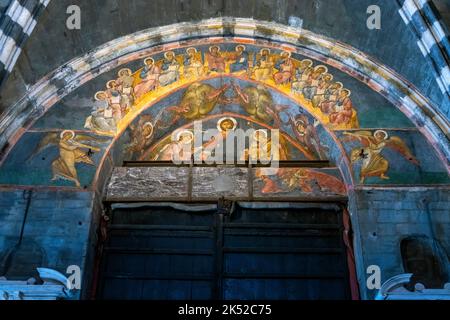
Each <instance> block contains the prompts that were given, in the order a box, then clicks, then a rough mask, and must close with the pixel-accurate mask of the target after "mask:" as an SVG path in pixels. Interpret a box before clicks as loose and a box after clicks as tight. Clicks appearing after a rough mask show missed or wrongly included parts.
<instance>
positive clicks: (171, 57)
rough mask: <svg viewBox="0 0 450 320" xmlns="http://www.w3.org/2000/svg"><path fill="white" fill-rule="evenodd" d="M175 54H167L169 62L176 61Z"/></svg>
mask: <svg viewBox="0 0 450 320" xmlns="http://www.w3.org/2000/svg"><path fill="white" fill-rule="evenodd" d="M174 57H175V56H174V54H173V52H168V53H167V60H169V61H172V60H173V59H174Z"/></svg>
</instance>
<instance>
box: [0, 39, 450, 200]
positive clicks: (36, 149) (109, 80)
mask: <svg viewBox="0 0 450 320" xmlns="http://www.w3.org/2000/svg"><path fill="white" fill-rule="evenodd" d="M162 49H163V50H162V51H161V52H159V53H156V54H154V55H152V56H147V57H142V60H137V61H133V62H130V63H128V64H127V65H124V66H120V67H118V68H117V69H116V70H114V71H111V72H108V73H105V74H102V75H100V76H98V77H97V78H95V79H93V80H91V81H90V82H88V83H86V84H85V85H84V86H82V87H80V88H79V89H78V90H76V91H75V92H74V93H73V94H71V95H70V96H68V97H66V98H64V99H62V100H61V101H60V102H58V103H57V104H56V105H55V106H53V107H52V108H51V109H50V110H49V111H48V112H47V113H46V114H45V115H44V116H43V117H41V118H40V119H37V121H36V122H35V123H34V124H33V125H32V127H31V129H30V130H29V131H27V132H26V133H25V134H24V135H23V136H22V138H21V139H20V140H18V142H17V143H16V145H15V146H14V147H13V148H12V150H11V152H10V153H9V155H8V157H7V158H6V160H3V163H2V164H1V167H0V184H3V185H9V184H21V185H50V186H65V187H76V188H83V187H89V186H90V185H91V184H93V183H95V179H96V176H98V174H97V173H96V171H97V169H98V168H99V167H100V166H101V165H102V164H103V161H104V159H105V157H106V155H107V154H109V155H110V156H111V160H112V162H113V163H114V164H115V165H116V166H120V165H121V163H122V161H124V160H140V161H159V160H166V161H167V160H169V159H171V158H172V155H173V154H174V152H175V153H176V152H177V150H181V149H182V147H185V146H186V145H189V147H188V150H189V151H188V152H187V153H185V154H184V155H183V156H184V157H185V158H189V157H191V156H192V155H200V158H202V159H204V160H207V159H210V158H212V157H214V156H216V155H215V154H213V153H208V152H207V151H208V149H210V148H211V147H212V146H214V145H219V146H221V145H220V144H219V143H218V142H217V141H214V139H209V140H206V141H204V142H203V144H202V145H201V146H200V147H198V146H197V147H195V146H194V143H193V138H192V136H193V128H194V122H196V121H200V122H201V124H202V128H203V130H208V129H214V128H217V129H219V131H220V132H221V133H222V135H223V137H224V138H226V137H227V135H228V134H229V133H231V132H234V131H236V130H240V129H242V130H244V131H246V130H248V129H253V130H255V132H259V133H261V132H263V131H264V130H269V131H270V130H273V129H278V130H280V144H279V148H278V149H279V150H278V151H279V152H278V154H279V159H278V160H330V161H331V165H332V166H335V165H336V163H334V161H335V160H336V159H340V158H341V157H342V153H344V156H345V158H346V162H347V163H348V165H349V167H348V168H347V167H346V165H344V167H341V168H340V170H341V174H342V175H343V176H344V177H345V178H346V181H350V180H353V181H354V183H356V184H365V185H372V184H375V185H388V184H389V185H408V184H445V183H449V182H450V178H449V175H448V171H447V168H446V166H445V164H443V163H442V161H441V160H440V159H439V158H438V157H437V156H436V154H435V152H434V150H433V148H432V147H431V145H430V144H429V143H427V141H426V139H425V138H424V137H423V136H422V135H421V134H420V132H419V131H418V130H416V129H415V128H414V127H413V125H412V123H411V122H410V121H409V119H408V118H407V117H406V116H405V115H404V114H402V113H401V112H400V111H399V110H398V109H397V108H395V107H394V106H393V105H391V104H390V103H389V102H388V101H386V100H385V99H384V98H383V97H382V96H381V95H379V94H378V93H377V92H375V91H373V90H371V88H368V87H367V86H366V85H365V84H363V83H362V82H361V81H362V80H361V79H355V78H352V77H350V76H348V75H346V74H344V73H343V72H342V71H340V70H337V69H335V68H334V67H333V66H331V65H326V64H325V63H324V62H319V61H314V60H313V59H311V58H309V57H305V56H302V55H299V54H297V53H296V52H294V51H293V49H289V48H288V47H282V46H277V47H270V46H264V45H260V46H258V45H254V44H252V45H250V44H248V43H245V41H242V42H239V41H234V42H231V41H224V40H223V39H222V40H221V39H215V40H214V41H211V42H210V43H208V41H205V44H204V45H195V46H192V45H189V41H186V42H184V43H183V44H182V46H169V47H167V48H165V47H164V48H162ZM174 132H176V133H177V139H175V141H174V140H173V139H172V134H173V133H174ZM261 137H262V138H264V139H263V140H261V139H259V138H258V139H259V140H258V139H256V141H257V143H258V146H256V147H255V146H254V145H253V146H252V145H251V144H250V143H248V144H247V145H246V146H245V149H244V150H241V151H243V152H242V154H243V155H242V156H237V158H236V160H243V159H244V160H247V159H249V157H252V155H254V154H261V153H262V152H263V150H262V148H260V147H259V146H260V145H263V146H264V147H265V148H266V149H269V150H270V149H271V147H272V142H271V139H270V138H269V137H264V136H261ZM221 147H224V148H225V144H224V145H223V146H221ZM333 170H335V169H333ZM333 170H331V171H329V172H328V171H326V170H325V171H323V170H316V169H310V170H309V169H302V170H300V171H298V170H297V171H296V170H290V169H289V170H287V169H283V170H282V171H281V172H284V173H282V174H280V175H276V176H273V177H270V178H267V176H266V175H265V174H261V172H258V173H257V174H258V187H257V189H255V190H258V191H257V192H260V194H261V195H263V194H265V192H268V193H272V194H283V193H284V194H292V195H294V194H297V195H298V194H308V193H314V192H317V190H319V191H320V190H322V192H325V191H326V192H329V193H331V194H335V195H340V194H342V192H343V190H344V188H343V185H342V181H341V182H340V183H338V181H337V180H336V179H338V180H339V177H338V176H336V172H335V171H333ZM296 180H299V182H298V183H299V184H297V183H294V184H292V182H289V181H296ZM331 182H333V183H334V185H335V187H334V188H332V187H331V184H333V183H331ZM294 186H295V187H294ZM255 192H256V191H255Z"/></svg>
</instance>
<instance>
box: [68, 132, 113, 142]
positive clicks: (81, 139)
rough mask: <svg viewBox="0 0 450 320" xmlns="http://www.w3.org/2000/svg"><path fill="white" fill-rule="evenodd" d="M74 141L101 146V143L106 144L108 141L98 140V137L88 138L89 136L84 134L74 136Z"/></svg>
mask: <svg viewBox="0 0 450 320" xmlns="http://www.w3.org/2000/svg"><path fill="white" fill-rule="evenodd" d="M74 140H75V141H77V142H80V143H81V142H83V143H84V142H94V143H99V144H101V143H106V142H108V141H109V139H102V138H99V137H95V136H89V135H86V134H77V135H76V136H75V138H74Z"/></svg>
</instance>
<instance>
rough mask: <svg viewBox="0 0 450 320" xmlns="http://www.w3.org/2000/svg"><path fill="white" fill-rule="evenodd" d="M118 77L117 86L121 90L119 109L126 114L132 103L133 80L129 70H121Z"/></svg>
mask: <svg viewBox="0 0 450 320" xmlns="http://www.w3.org/2000/svg"><path fill="white" fill-rule="evenodd" d="M118 75H119V78H118V79H117V84H118V85H119V87H120V89H121V90H120V93H121V96H122V97H121V100H120V107H121V109H122V112H125V113H127V112H128V111H129V110H130V109H131V107H132V106H133V103H134V89H133V82H134V78H133V76H132V71H131V70H130V69H122V70H120V71H119V74H118Z"/></svg>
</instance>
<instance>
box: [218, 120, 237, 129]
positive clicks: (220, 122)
mask: <svg viewBox="0 0 450 320" xmlns="http://www.w3.org/2000/svg"><path fill="white" fill-rule="evenodd" d="M224 121H231V122H233V128H232V129H230V130H231V131H234V130H236V128H237V126H238V124H237V121H236V119H234V118H232V117H225V118H221V119H220V120H219V121H217V129H218V130H219V131H220V132H224V130H223V129H222V127H221V124H222V122H224Z"/></svg>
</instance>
